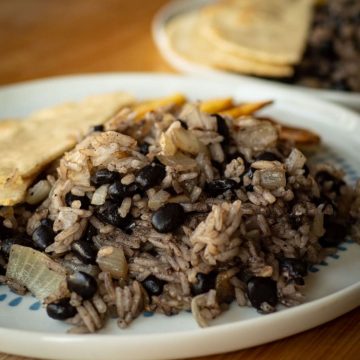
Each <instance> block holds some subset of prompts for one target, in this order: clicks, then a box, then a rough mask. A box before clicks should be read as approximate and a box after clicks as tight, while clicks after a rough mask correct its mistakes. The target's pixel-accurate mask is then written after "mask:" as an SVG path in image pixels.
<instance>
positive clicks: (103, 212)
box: [95, 201, 135, 232]
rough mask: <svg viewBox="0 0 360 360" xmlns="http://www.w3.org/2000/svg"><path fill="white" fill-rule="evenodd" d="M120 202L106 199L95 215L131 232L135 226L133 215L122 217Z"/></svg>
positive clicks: (105, 221) (103, 220)
mask: <svg viewBox="0 0 360 360" xmlns="http://www.w3.org/2000/svg"><path fill="white" fill-rule="evenodd" d="M118 208H119V206H118V204H116V203H113V202H111V201H106V202H105V204H104V205H102V206H100V207H98V208H97V209H96V210H95V216H96V217H97V218H98V219H99V220H100V221H102V222H104V223H107V224H110V225H113V226H116V227H118V228H119V229H121V230H123V231H125V232H131V229H133V227H134V226H135V223H134V219H133V217H132V216H131V215H130V214H128V215H127V216H126V217H124V218H122V217H121V216H120V215H119V212H118Z"/></svg>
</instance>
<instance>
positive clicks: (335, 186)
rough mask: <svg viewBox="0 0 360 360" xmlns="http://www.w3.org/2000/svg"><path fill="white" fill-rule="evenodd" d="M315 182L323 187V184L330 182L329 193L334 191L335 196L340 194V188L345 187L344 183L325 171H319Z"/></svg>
mask: <svg viewBox="0 0 360 360" xmlns="http://www.w3.org/2000/svg"><path fill="white" fill-rule="evenodd" d="M315 180H316V181H317V182H318V183H319V185H324V184H325V183H329V182H331V183H332V184H331V187H330V191H335V192H336V193H337V194H339V193H340V188H341V187H342V186H344V185H346V183H345V181H343V180H342V179H339V178H337V177H335V176H334V175H332V174H330V173H328V172H327V171H325V170H323V171H319V172H318V173H317V174H316V175H315Z"/></svg>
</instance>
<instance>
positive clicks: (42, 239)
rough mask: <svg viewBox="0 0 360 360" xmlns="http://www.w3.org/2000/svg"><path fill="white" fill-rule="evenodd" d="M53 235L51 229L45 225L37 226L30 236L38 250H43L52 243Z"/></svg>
mask: <svg viewBox="0 0 360 360" xmlns="http://www.w3.org/2000/svg"><path fill="white" fill-rule="evenodd" d="M54 237H55V233H54V231H53V229H52V228H51V227H49V226H46V225H40V226H38V227H37V228H36V229H35V231H34V232H33V234H32V241H33V243H34V245H35V247H36V248H37V249H39V250H45V249H46V248H47V247H48V246H49V245H51V244H52V243H53V242H54Z"/></svg>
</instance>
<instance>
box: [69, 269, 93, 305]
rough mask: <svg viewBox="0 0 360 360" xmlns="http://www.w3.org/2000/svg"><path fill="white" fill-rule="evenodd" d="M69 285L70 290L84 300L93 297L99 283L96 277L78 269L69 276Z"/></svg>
mask: <svg viewBox="0 0 360 360" xmlns="http://www.w3.org/2000/svg"><path fill="white" fill-rule="evenodd" d="M67 286H68V288H69V290H70V291H74V292H76V293H77V294H78V295H80V296H81V297H82V298H83V299H84V300H88V299H91V298H92V297H93V296H94V295H95V293H96V290H97V283H96V280H95V279H94V277H92V276H91V275H89V274H87V273H84V272H82V271H77V272H75V273H73V274H71V275H69V276H68V277H67Z"/></svg>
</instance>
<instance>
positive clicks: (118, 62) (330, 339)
mask: <svg viewBox="0 0 360 360" xmlns="http://www.w3.org/2000/svg"><path fill="white" fill-rule="evenodd" d="M164 3H166V0H62V1H61V0H58V1H55V0H0V46H1V55H0V84H8V83H14V82H18V81H22V80H29V79H35V78H40V77H47V76H54V75H64V74H75V73H91V72H103V71H172V70H171V68H170V67H169V66H168V65H167V64H166V63H165V62H164V60H163V59H162V58H161V56H160V54H159V53H158V52H157V50H156V48H155V46H154V44H153V42H152V39H151V33H150V24H151V20H152V17H153V15H154V13H155V12H156V10H157V9H159V8H160V6H161V5H163V4H164ZM238 336H239V337H241V334H238ZM304 358H305V359H306V360H313V359H314V360H316V359H329V360H335V359H346V360H355V359H359V358H360V309H356V310H354V311H352V312H350V313H348V314H347V315H344V316H342V317H340V318H339V319H336V320H334V321H332V322H330V323H328V324H325V325H322V326H319V327H317V328H315V329H313V330H310V331H307V332H304V333H302V334H298V335H295V336H292V337H290V338H287V339H283V340H280V341H276V342H273V343H270V344H267V345H262V346H258V347H255V348H252V349H247V350H242V351H238V352H233V353H229V354H222V355H214V356H208V357H206V358H202V359H206V360H240V359H247V360H252V359H254V360H255V359H256V360H270V359H278V360H283V359H284V360H285V359H295V360H296V359H299V360H300V359H301V360H303V359H304ZM5 359H6V360H24V359H25V358H22V357H18V356H11V355H7V354H0V360H5ZM104 360H105V359H104ZM198 360H199V359H198Z"/></svg>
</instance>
